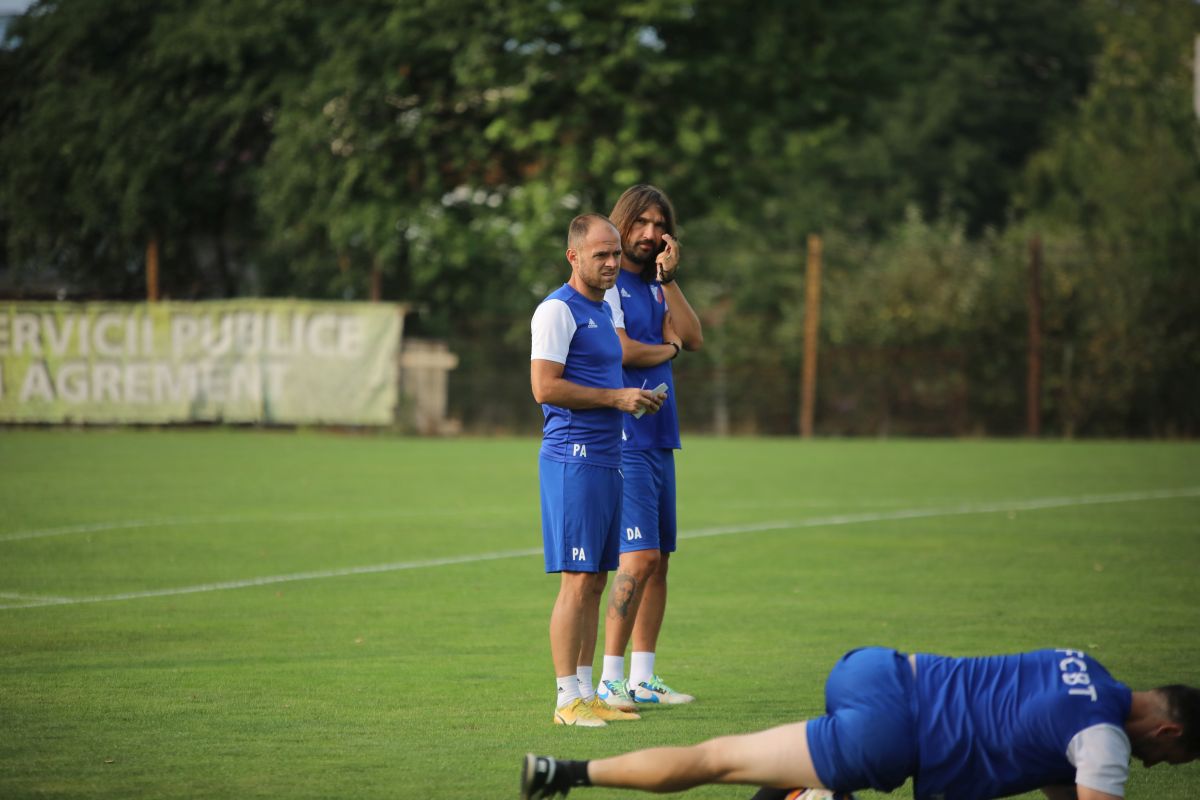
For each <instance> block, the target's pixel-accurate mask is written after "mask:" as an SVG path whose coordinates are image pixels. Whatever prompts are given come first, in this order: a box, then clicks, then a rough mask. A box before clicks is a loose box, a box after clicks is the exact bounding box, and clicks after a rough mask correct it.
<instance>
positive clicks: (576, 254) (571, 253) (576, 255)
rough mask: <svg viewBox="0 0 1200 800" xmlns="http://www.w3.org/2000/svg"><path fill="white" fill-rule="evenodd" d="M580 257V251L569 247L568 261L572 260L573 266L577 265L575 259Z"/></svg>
mask: <svg viewBox="0 0 1200 800" xmlns="http://www.w3.org/2000/svg"><path fill="white" fill-rule="evenodd" d="M578 258H579V252H578V251H576V250H573V249H571V248H569V247H568V248H567V261H570V262H571V266H572V267H573V266H575V261H576V260H577V259H578Z"/></svg>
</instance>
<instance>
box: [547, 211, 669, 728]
mask: <svg viewBox="0 0 1200 800" xmlns="http://www.w3.org/2000/svg"><path fill="white" fill-rule="evenodd" d="M567 261H569V262H570V264H571V278H570V280H568V281H567V282H566V283H565V284H563V286H561V287H560V288H558V289H557V290H555V291H554V292H551V293H550V295H549V296H548V297H546V299H545V300H543V301H542V303H541V304H540V305H539V306H538V308H537V311H535V312H534V315H533V322H532V324H531V330H532V335H533V348H532V353H531V357H530V384H531V386H532V389H533V397H534V399H535V400H537V402H539V403H541V404H542V411H543V413H544V414H545V417H546V423H545V426H544V428H543V440H542V447H541V452H540V454H539V459H538V474H539V479H540V483H541V506H542V542H543V548H544V550H545V561H546V572H558V573H560V575H561V577H560V579H559V590H558V598H557V600H556V601H555V603H554V610H553V612H552V613H551V615H550V652H551V656H552V658H553V661H554V670H555V676H556V679H557V693H558V694H557V697H558V701H557V704H556V708H555V711H554V722H555V723H556V724H559V725H581V726H585V727H600V726H603V725H605V724H606V720H634V719H638V715H637V714H630V713H627V712H623V711H617V710H615V709H612V708H610V707H609V706H608V704H607V703H605V702H604V701H603V700H601V699H600V698H598V697H596V696H595V692H594V691H593V689H592V660H593V658H594V657H595V652H596V636H597V626H598V625H599V621H600V598H601V595H602V594H603V592H604V585H605V582H606V580H607V577H608V576H607V573H608V571H609V570H612V569H615V568H616V566H617V562H618V538H617V537H618V535H619V530H618V526H619V524H620V516H621V490H622V489H621V484H622V477H621V470H620V466H621V418H622V417H623V416H624V415H625V413H624V412H628V413H632V412H635V411H639V410H640V411H642V412H643V413H644V412H651V413H653V412H655V411H658V409H659V407H660V406H661V405H662V397H661V395H655V394H653V393H651V392H649V391H644V390H640V389H627V388H624V387H623V386H622V383H621V341H620V339H618V338H617V332H616V329H615V328H613V323H612V315H611V312H610V310H609V307H608V306H607V305H606V304H605V303H604V292H605V290H607V289H608V288H609V287H611V286H612V285H613V284H614V283H615V282H616V279H617V272H618V271H619V270H620V263H621V237H620V235H619V234H618V233H617V230H616V228H614V227H613V225H612V223H611V222H609V221H608V219H607V218H606V217H604V216H602V215H600V214H583V215H581V216H578V217H576V218H575V219H574V220H572V221H571V226H570V229H569V231H568V234H567Z"/></svg>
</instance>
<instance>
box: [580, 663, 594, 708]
mask: <svg viewBox="0 0 1200 800" xmlns="http://www.w3.org/2000/svg"><path fill="white" fill-rule="evenodd" d="M575 676H576V677H577V678H579V696H580V697H582V698H583V701H584V702H585V703H590V702H591V701H592V698H593V697H595V696H596V687H595V686H593V685H592V668H591V667H590V666H587V667H582V666H581V667H576V668H575Z"/></svg>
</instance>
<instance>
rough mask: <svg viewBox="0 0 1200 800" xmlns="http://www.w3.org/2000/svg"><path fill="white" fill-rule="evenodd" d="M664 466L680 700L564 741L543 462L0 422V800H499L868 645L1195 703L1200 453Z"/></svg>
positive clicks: (790, 697)
mask: <svg viewBox="0 0 1200 800" xmlns="http://www.w3.org/2000/svg"><path fill="white" fill-rule="evenodd" d="M685 444H686V449H685V450H684V451H683V452H682V453H680V454H679V457H678V462H677V463H678V471H679V483H680V495H681V498H680V523H681V530H682V531H683V536H684V537H685V538H684V540H683V541H682V542H681V546H680V552H679V553H678V555H677V556H676V558H675V559H674V560H673V561H672V582H671V591H672V595H671V603H670V606H669V608H668V614H667V622H666V626H665V628H664V632H663V637H662V640H661V642H660V651H659V667H660V671H661V672H662V674H663V675H664V676H665V677H666V678H667V680H668V681H669V682H671V683H673V684H675V685H676V686H677V687H678V688H681V689H683V690H684V691H688V692H692V693H695V694H696V695H697V696H698V698H699V699H698V700H697V702H696V703H695V704H694V705H692V706H690V707H682V708H670V709H662V710H653V711H649V712H647V713H646V714H645V719H644V720H643V721H642V722H639V723H631V724H626V725H614V726H610V727H608V728H606V729H603V730H573V729H570V730H568V729H561V728H555V727H554V726H552V725H551V724H550V715H551V708H552V703H553V695H554V682H553V674H552V673H553V670H552V668H551V665H550V660H549V645H548V642H547V636H546V625H547V620H548V616H549V610H550V605H551V602H552V599H553V596H554V592H555V589H556V581H555V579H554V578H552V577H549V576H546V575H544V574H543V573H542V569H541V559H540V556H539V555H536V554H535V553H537V552H540V534H539V522H538V515H537V514H538V512H537V483H536V457H535V454H536V449H537V442H536V441H534V440H512V439H507V440H506V439H463V440H455V441H429V440H418V439H401V438H392V437H386V436H337V435H332V434H320V433H308V432H300V433H278V432H251V431H227V430H200V431H169V432H167V431H90V432H74V431H60V430H0V509H2V511H0V797H3V798H9V799H11V798H33V797H38V798H75V797H86V798H134V797H137V798H142V797H147V798H196V797H214V798H216V797H221V798H225V797H228V798H256V797H262V798H335V797H336V798H462V799H464V800H466V799H467V798H511V797H515V796H516V791H517V769H518V762H519V758H520V756H521V755H522V754H523V753H525V752H526V751H527V750H534V751H541V752H549V753H554V754H557V755H563V756H575V757H592V756H599V755H607V754H612V753H616V752H619V751H623V750H627V749H632V748H636V747H643V746H649V745H654V744H679V743H690V742H694V741H697V740H700V739H702V738H706V737H709V736H713V735H717V734H722V733H730V732H738V731H746V730H751V729H756V728H762V727H766V726H769V725H773V724H777V723H780V722H783V721H790V720H794V719H797V718H801V717H806V716H811V715H814V714H817V713H819V711H820V710H821V707H822V701H821V696H822V687H823V682H824V678H825V674H826V672H827V670H828V669H829V667H830V666H831V665H832V664H833V662H834V661H835V660H836V659H837V658H838V657H839V656H840V655H841V654H842V653H843V652H844V651H845V650H847V649H849V648H851V647H854V646H859V645H863V644H886V645H891V646H895V647H899V648H901V649H906V650H922V651H933V652H944V653H950V654H956V655H969V654H990V653H998V652H1011V651H1014V650H1019V649H1025V648H1033V647H1043V646H1051V647H1057V646H1063V647H1066V646H1069V647H1081V648H1085V649H1087V650H1089V651H1090V652H1092V653H1093V654H1095V655H1097V656H1098V657H1099V658H1100V659H1101V660H1102V661H1104V662H1105V664H1106V665H1107V666H1108V667H1109V668H1110V669H1111V670H1112V671H1113V672H1114V673H1115V674H1116V675H1117V676H1118V677H1120V678H1121V679H1123V680H1125V681H1127V682H1128V683H1130V684H1132V685H1134V686H1135V687H1138V688H1145V687H1147V686H1151V685H1157V684H1160V683H1167V682H1177V681H1182V682H1186V683H1191V684H1200V446H1196V445H1194V444H1166V443H1110V442H1096V443H1082V442H1080V443H1052V442H1038V443H1031V442H987V441H968V442H914V441H821V442H810V443H803V442H797V441H790V440H748V439H733V440H718V439H703V438H696V437H692V438H689V439H687V441H686V443H685ZM597 674H598V671H597ZM751 793H752V792H751V791H750V790H747V789H744V788H740V787H707V788H704V789H700V790H697V791H695V792H693V793H692V794H691V795H689V796H690V797H697V798H746V797H748V796H749V795H750V794H751ZM575 794H576V793H573V794H572V796H573V797H574V796H575ZM577 794H578V795H579V797H580V798H588V800H603V798H619V797H630V798H632V797H634V796H636V795H633V794H629V793H623V792H616V791H607V790H591V791H586V792H578V793H577ZM861 796H862V797H878V795H873V794H872V793H870V792H867V793H863V794H862V795H861ZM894 796H896V797H910V796H911V792H910V786H906V787H905V788H904V789H902V790H900V791H899V792H897V793H896V794H895V795H894ZM1128 796H1129V797H1131V798H1137V797H1153V798H1154V799H1155V800H1184V799H1185V798H1195V797H1197V796H1200V764H1193V765H1189V766H1187V767H1182V768H1168V767H1158V768H1156V769H1154V770H1145V769H1143V768H1142V767H1141V766H1140V764H1138V765H1136V766H1135V767H1134V768H1133V774H1132V778H1131V781H1130V787H1129V795H1128Z"/></svg>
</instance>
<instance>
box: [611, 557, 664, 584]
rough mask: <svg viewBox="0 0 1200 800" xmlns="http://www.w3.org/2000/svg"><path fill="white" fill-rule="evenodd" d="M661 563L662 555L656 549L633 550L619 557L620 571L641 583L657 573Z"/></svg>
mask: <svg viewBox="0 0 1200 800" xmlns="http://www.w3.org/2000/svg"><path fill="white" fill-rule="evenodd" d="M662 563H663V561H662V556H661V554H660V553H659V552H658V551H657V550H635V551H634V552H632V553H627V554H626V555H625V556H623V557H622V558H621V572H624V573H625V574H626V575H628V576H630V577H631V578H633V579H634V580H635V581H637V582H638V584H639V585H641V584H644V583H645V582H646V581H648V580H650V579H651V578H652V577H654V575H656V574H657V573H658V571H659V569H660V564H662Z"/></svg>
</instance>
